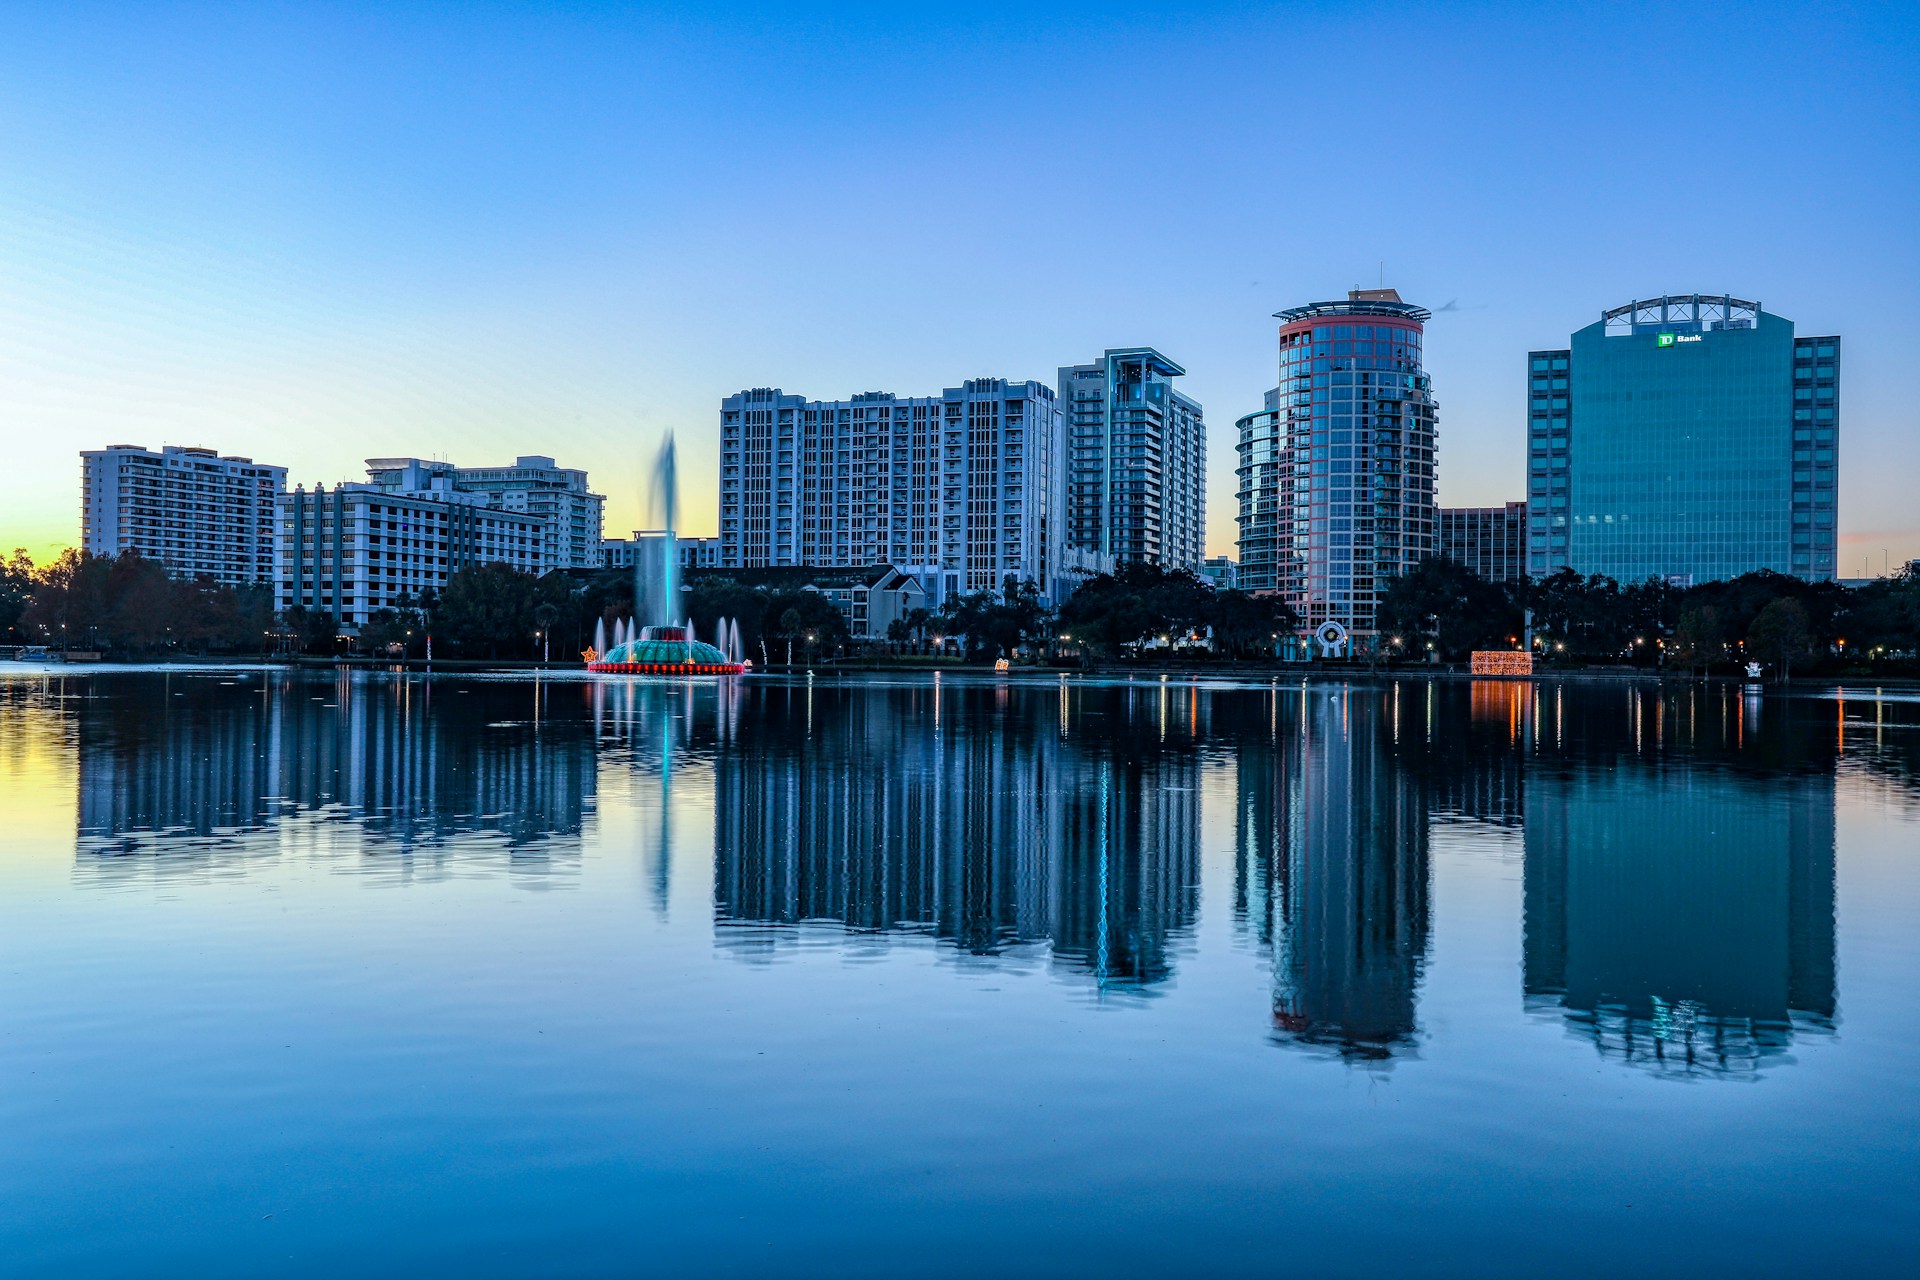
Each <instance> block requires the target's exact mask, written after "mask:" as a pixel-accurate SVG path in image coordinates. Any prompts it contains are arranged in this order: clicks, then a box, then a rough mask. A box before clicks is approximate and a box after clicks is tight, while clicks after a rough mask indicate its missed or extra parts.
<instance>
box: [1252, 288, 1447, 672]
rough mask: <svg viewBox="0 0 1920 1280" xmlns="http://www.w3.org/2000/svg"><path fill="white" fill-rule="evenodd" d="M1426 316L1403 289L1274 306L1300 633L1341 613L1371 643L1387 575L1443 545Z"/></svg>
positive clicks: (1284, 567) (1285, 538)
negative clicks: (1438, 532) (1425, 356)
mask: <svg viewBox="0 0 1920 1280" xmlns="http://www.w3.org/2000/svg"><path fill="white" fill-rule="evenodd" d="M1428 316H1429V313H1428V312H1427V311H1426V310H1425V309H1424V308H1421V307H1416V306H1412V305H1410V304H1408V303H1405V302H1402V301H1401V300H1400V295H1399V294H1398V293H1396V292H1395V291H1394V290H1392V289H1355V290H1352V291H1351V292H1350V293H1348V294H1347V297H1346V299H1345V300H1344V301H1334V302H1313V303H1308V304H1307V305H1306V306H1301V307H1290V308H1288V309H1287V310H1285V311H1281V312H1279V313H1277V317H1278V319H1279V320H1280V321H1281V324H1280V388H1279V391H1280V394H1279V402H1280V403H1279V409H1280V411H1281V413H1282V414H1283V418H1282V419H1281V420H1280V421H1279V422H1278V423H1277V424H1276V425H1275V427H1274V428H1273V430H1274V431H1275V433H1276V435H1278V436H1279V445H1278V448H1279V455H1280V466H1279V485H1278V497H1277V499H1276V511H1277V513H1278V516H1277V519H1276V523H1275V528H1276V535H1275V541H1276V542H1277V544H1278V547H1279V552H1278V561H1279V565H1278V569H1277V572H1276V577H1277V579H1278V582H1279V591H1280V594H1281V596H1282V597H1283V598H1284V599H1285V600H1286V601H1287V603H1288V604H1290V605H1291V606H1293V608H1294V609H1295V610H1296V611H1297V612H1298V613H1299V615H1300V618H1301V626H1302V629H1303V631H1306V632H1312V631H1315V630H1316V629H1318V628H1320V627H1322V626H1324V625H1325V624H1326V623H1329V622H1337V623H1339V624H1341V625H1342V626H1343V627H1345V628H1346V629H1347V631H1348V632H1349V633H1350V634H1351V635H1352V636H1353V637H1354V640H1355V642H1356V646H1357V647H1358V648H1360V649H1363V650H1365V649H1370V648H1372V646H1373V645H1374V643H1375V641H1376V639H1377V633H1376V632H1375V628H1374V614H1375V611H1376V609H1377V608H1378V606H1379V601H1380V597H1381V595H1382V594H1384V593H1385V591H1386V589H1387V585H1388V583H1389V582H1390V581H1391V580H1392V579H1393V578H1395V577H1397V576H1399V575H1400V574H1403V573H1405V572H1407V571H1408V570H1409V569H1411V568H1413V567H1414V566H1415V565H1416V564H1418V563H1420V561H1421V560H1422V559H1424V558H1425V557H1426V556H1427V555H1428V554H1430V553H1431V552H1432V551H1433V550H1434V548H1435V529H1434V525H1435V506H1434V496H1433V495H1434V442H1435V430H1436V428H1435V423H1436V419H1437V409H1436V406H1435V404H1434V399H1433V386H1432V382H1431V380H1430V379H1429V378H1428V377H1427V374H1426V370H1425V369H1424V368H1423V367H1422V366H1421V362H1420V352H1421V345H1422V342H1423V339H1424V336H1425V324H1424V322H1425V321H1426V320H1427V319H1428ZM1270 451H1271V450H1270ZM1243 558H1244V557H1243Z"/></svg>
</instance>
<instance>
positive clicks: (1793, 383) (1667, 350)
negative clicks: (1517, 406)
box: [1527, 294, 1840, 585]
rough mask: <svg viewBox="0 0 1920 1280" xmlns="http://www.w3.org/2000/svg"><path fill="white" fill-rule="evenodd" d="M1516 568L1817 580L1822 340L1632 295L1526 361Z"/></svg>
mask: <svg viewBox="0 0 1920 1280" xmlns="http://www.w3.org/2000/svg"><path fill="white" fill-rule="evenodd" d="M1527 392H1528V401H1527V403H1528V424H1527V427H1528V444H1527V458H1528V465H1527V473H1528V474H1527V488H1528V492H1527V498H1528V511H1529V517H1528V529H1527V571H1528V573H1529V574H1530V575H1531V576H1533V577H1536V578H1538V577H1544V576H1546V575H1548V574H1551V573H1554V572H1556V571H1558V570H1560V569H1562V568H1565V567H1571V568H1573V569H1575V570H1576V571H1578V572H1580V573H1601V574H1606V575H1607V576H1609V577H1611V578H1614V579H1616V580H1618V581H1621V582H1638V581H1641V580H1643V579H1646V578H1649V577H1656V578H1664V579H1666V580H1668V581H1670V582H1674V583H1676V584H1679V585H1690V584H1692V583H1696V582H1710V581H1714V580H1717V579H1725V578H1733V577H1738V576H1739V575H1740V574H1743V573H1751V572H1754V571H1756V570H1760V569H1771V570H1773V571H1775V572H1778V573H1787V574H1793V575H1794V576H1796V577H1801V578H1808V579H1814V580H1819V579H1826V578H1831V577H1833V576H1834V567H1835V565H1834V555H1835V544H1836V534H1837V522H1838V513H1837V485H1836V480H1837V476H1838V471H1839V430H1840V422H1839V415H1840V339H1839V338H1837V337H1805V338H1803V337H1797V336H1796V335H1795V333H1794V328H1793V322H1792V321H1791V320H1787V319H1785V318H1784V317H1781V316H1777V315H1773V314H1772V313H1770V312H1767V311H1764V310H1762V309H1761V307H1760V304H1759V303H1757V302H1748V301H1745V300H1743V299H1740V298H1734V297H1729V296H1726V295H1710V294H1680V295H1668V296H1666V297H1660V298H1646V299H1639V300H1636V301H1633V302H1630V303H1627V304H1626V305H1624V306H1619V307H1614V308H1612V309H1610V310H1608V311H1605V312H1603V313H1602V315H1601V318H1600V320H1599V321H1598V322H1596V323H1594V324H1591V325H1588V326H1587V327H1586V328H1584V329H1582V330H1580V331H1579V332H1578V333H1575V334H1574V335H1573V339H1572V345H1571V346H1570V347H1568V348H1566V349H1564V350H1559V351H1534V352H1531V353H1529V355H1528V357H1527Z"/></svg>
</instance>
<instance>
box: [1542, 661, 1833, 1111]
mask: <svg viewBox="0 0 1920 1280" xmlns="http://www.w3.org/2000/svg"><path fill="white" fill-rule="evenodd" d="M1541 703H1542V706H1541V716H1540V720H1541V729H1542V730H1543V732H1542V734H1541V742H1540V747H1539V750H1538V752H1537V754H1536V756H1535V758H1534V760H1533V763H1532V767H1531V769H1530V772H1529V776H1528V779H1527V795H1526V875H1525V893H1526V943H1525V961H1524V985H1525V991H1526V996H1527V1000H1528V1004H1529V1007H1531V1008H1534V1009H1536V1010H1540V1011H1546V1012H1550V1013H1557V1014H1558V1015H1559V1016H1561V1017H1563V1018H1564V1019H1565V1020H1566V1023H1567V1025H1568V1027H1569V1028H1570V1029H1571V1030H1572V1031H1573V1032H1574V1033H1575V1034H1576V1035H1578V1036H1580V1037H1582V1038H1584V1039H1587V1040H1589V1041H1591V1042H1592V1043H1593V1044H1594V1045H1595V1046H1596V1047H1597V1048H1598V1049H1599V1051H1600V1052H1601V1053H1602V1054H1603V1055H1605V1056H1607V1057H1610V1058H1617V1059H1620V1060H1623V1061H1626V1062H1630V1063H1633V1064H1636V1065H1639V1066H1643V1067H1645V1068H1647V1069H1649V1070H1653V1071H1656V1072H1659V1073H1661V1074H1668V1075H1676V1076H1739V1075H1751V1074H1752V1073H1753V1072H1755V1071H1756V1070H1757V1069H1759V1068H1760V1067H1761V1066H1762V1065H1763V1064H1764V1063H1766V1062H1767V1061H1768V1060H1769V1059H1774V1058H1777V1057H1778V1055H1781V1054H1782V1053H1784V1051H1785V1050H1786V1049H1787V1048H1788V1047H1789V1045H1790V1044H1791V1043H1792V1041H1793V1038H1794V1036H1795V1034H1796V1033H1805V1032H1808V1031H1823V1030H1826V1029H1828V1028H1830V1027H1831V1026H1832V1022H1833V1016H1834V1005H1835V994H1834V767H1835V754H1836V752H1835V747H1834V744H1833V741H1832V739H1831V738H1830V737H1829V735H1826V734H1823V733H1821V732H1819V730H1818V728H1817V727H1816V726H1815V725H1814V724H1813V721H1814V719H1816V718H1818V717H1824V716H1828V715H1830V712H1829V711H1827V709H1825V708H1822V707H1821V706H1820V704H1818V703H1815V702H1810V701H1809V702H1804V703H1801V702H1795V701H1777V702H1772V703H1769V705H1768V707H1767V715H1766V718H1765V721H1764V722H1763V723H1758V724H1757V723H1755V720H1756V717H1755V716H1754V714H1753V713H1754V710H1755V708H1753V707H1752V706H1749V705H1747V704H1746V700H1745V699H1743V698H1742V697H1741V695H1740V694H1739V692H1738V691H1736V690H1722V689H1706V688H1695V689H1685V690H1682V691H1680V692H1671V691H1664V692H1663V691H1661V690H1658V689H1654V688H1648V687H1636V688H1634V689H1630V690H1623V691H1620V692H1618V693H1616V694H1613V695H1612V696H1609V697H1596V696H1589V697H1585V698H1581V699H1578V700H1576V699H1574V698H1571V697H1569V696H1566V695H1565V694H1563V693H1561V692H1558V691H1550V692H1547V693H1544V694H1543V695H1542V697H1541Z"/></svg>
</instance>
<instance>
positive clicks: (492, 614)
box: [433, 564, 540, 658]
mask: <svg viewBox="0 0 1920 1280" xmlns="http://www.w3.org/2000/svg"><path fill="white" fill-rule="evenodd" d="M539 585H540V584H539V581H538V579H536V578H535V577H534V576H533V575H532V574H530V573H522V572H521V571H520V570H518V569H515V568H513V567H512V566H511V565H506V564H483V565H474V566H471V567H469V568H465V569H462V570H460V571H459V572H458V573H455V574H454V575H453V577H452V578H450V579H448V581H447V589H446V590H445V591H444V592H442V593H441V595H440V600H439V603H438V605H437V606H436V607H435V609H434V611H433V631H434V634H435V635H436V636H439V637H441V638H442V639H444V640H445V641H446V642H447V643H448V644H451V645H453V646H454V648H455V649H457V650H458V651H459V652H460V653H461V654H462V655H464V656H468V657H477V658H499V657H503V656H507V657H515V658H522V657H525V656H526V654H527V646H528V645H529V644H530V643H531V642H532V639H533V633H534V630H535V627H536V621H535V617H534V610H535V608H536V607H537V606H538V605H539V603H540V590H539Z"/></svg>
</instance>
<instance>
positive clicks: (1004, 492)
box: [719, 378, 1064, 604]
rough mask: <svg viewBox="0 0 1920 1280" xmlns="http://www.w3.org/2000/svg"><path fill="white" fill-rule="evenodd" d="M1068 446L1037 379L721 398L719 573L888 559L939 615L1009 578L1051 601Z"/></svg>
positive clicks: (1058, 568) (759, 391)
mask: <svg viewBox="0 0 1920 1280" xmlns="http://www.w3.org/2000/svg"><path fill="white" fill-rule="evenodd" d="M1062 447H1063V446H1062V440H1061V420H1060V413H1059V410H1058V408H1057V407H1056V405H1055V402H1054V396H1053V391H1052V389H1051V388H1049V387H1046V386H1044V385H1042V384H1041V383H1038V382H1010V381H1007V380H1006V379H1003V378H974V379H971V380H969V381H967V382H965V383H963V384H961V385H960V386H958V387H949V388H947V389H946V390H945V391H943V392H941V394H939V395H938V396H915V397H901V396H896V395H892V394H890V393H887V392H881V391H870V392H865V393H862V394H860V395H856V396H854V397H853V398H852V399H850V400H808V399H805V398H804V397H801V396H797V395H788V394H786V393H785V392H783V391H781V390H779V389H778V388H769V387H759V388H755V389H754V390H751V391H741V392H738V393H737V394H735V395H731V396H728V397H727V398H726V399H724V400H722V401H721V402H720V557H719V562H720V567H721V568H724V569H752V568H761V567H768V566H783V565H794V566H801V565H804V566H808V567H812V568H858V567H864V566H870V565H880V564H887V565H892V566H894V567H896V568H900V569H903V570H905V571H907V572H910V573H913V574H914V575H915V576H916V577H918V578H920V580H921V581H922V583H923V584H924V585H925V587H926V589H927V594H928V596H929V598H930V600H931V601H933V602H934V603H936V604H937V603H939V602H940V601H942V600H944V599H946V598H947V597H949V596H951V595H954V594H956V593H972V592H977V591H997V590H999V589H1000V588H1001V587H1002V586H1003V585H1004V584H1005V582H1006V580H1007V579H1008V578H1012V579H1015V580H1016V581H1027V580H1031V581H1032V582H1033V583H1034V584H1035V585H1036V586H1037V587H1038V588H1039V589H1040V591H1041V593H1042V594H1043V595H1046V596H1048V597H1050V598H1052V597H1055V595H1056V593H1057V591H1058V589H1059V587H1060V585H1061V584H1060V581H1059V579H1060V577H1061V574H1062V565H1061V551H1060V549H1061V541H1062V528H1061V513H1062V508H1063V503H1064V493H1063V481H1064V476H1063V474H1062V471H1061V468H1060V463H1059V459H1060V456H1061V451H1062Z"/></svg>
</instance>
